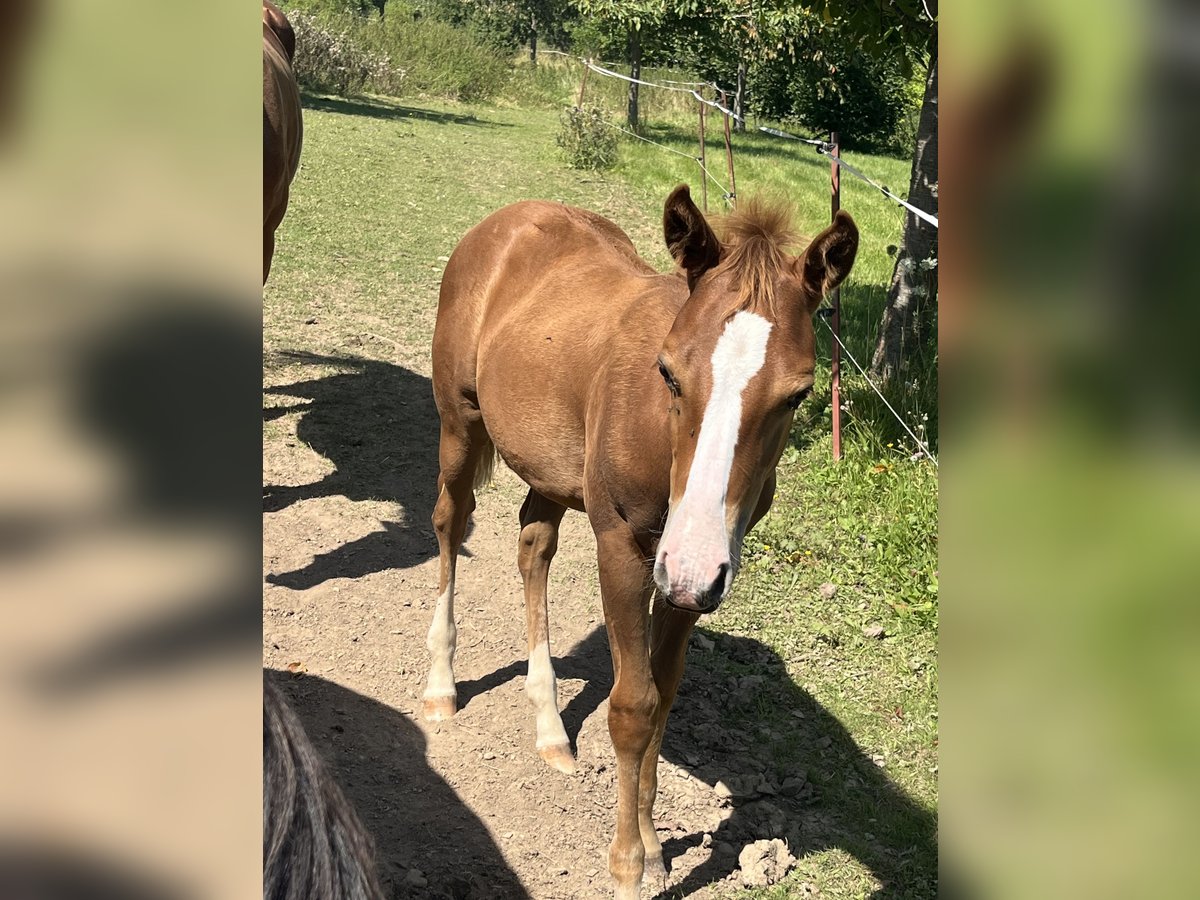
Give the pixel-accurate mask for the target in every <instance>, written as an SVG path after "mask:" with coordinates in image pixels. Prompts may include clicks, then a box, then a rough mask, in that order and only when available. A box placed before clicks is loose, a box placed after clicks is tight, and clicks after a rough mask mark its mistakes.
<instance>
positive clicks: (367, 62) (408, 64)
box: [288, 0, 510, 100]
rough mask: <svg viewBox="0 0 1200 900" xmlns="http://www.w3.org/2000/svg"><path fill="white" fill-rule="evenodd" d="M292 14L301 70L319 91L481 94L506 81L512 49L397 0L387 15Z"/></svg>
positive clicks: (499, 87) (458, 96)
mask: <svg viewBox="0 0 1200 900" xmlns="http://www.w3.org/2000/svg"><path fill="white" fill-rule="evenodd" d="M327 2H332V0H327ZM288 18H289V19H290V20H291V22H292V26H293V28H295V29H296V45H297V46H296V52H297V66H296V69H297V75H298V77H299V78H300V80H301V82H302V83H303V84H305V85H306V86H307V87H309V88H312V89H314V90H324V91H329V92H332V93H337V94H342V95H351V94H356V93H361V92H371V93H377V94H387V95H391V96H396V97H402V96H411V95H414V94H430V95H433V96H438V97H444V98H447V99H452V100H483V99H488V98H491V97H494V96H496V95H497V94H498V93H499V92H500V91H501V90H502V89H503V88H504V86H505V83H506V82H507V80H508V76H509V71H510V64H509V61H508V59H507V56H506V54H503V53H500V52H498V51H496V50H495V49H490V48H488V47H486V46H484V45H483V44H482V43H480V42H479V41H478V40H476V39H475V38H473V37H472V36H471V35H470V34H469V33H468V32H466V31H464V30H461V29H457V28H454V27H453V26H451V25H449V24H447V23H445V22H441V21H437V20H435V19H429V18H422V17H417V18H414V14H413V12H412V11H411V10H409V9H407V8H406V7H403V6H400V5H399V4H395V3H393V4H391V5H389V7H388V13H387V14H386V15H384V16H382V17H380V16H377V15H374V14H373V13H372V14H368V15H360V14H358V13H357V12H354V11H351V12H348V13H347V12H330V11H328V8H326V11H324V12H321V13H319V14H312V13H308V12H304V11H299V10H289V11H288Z"/></svg>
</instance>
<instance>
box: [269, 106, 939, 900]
mask: <svg viewBox="0 0 1200 900" xmlns="http://www.w3.org/2000/svg"><path fill="white" fill-rule="evenodd" d="M305 116H306V118H305V129H306V131H305V145H304V157H303V161H302V166H301V170H300V173H299V175H298V176H297V181H296V185H295V188H294V199H293V201H292V205H291V208H290V210H289V213H288V216H287V218H286V219H285V221H284V224H283V227H282V229H281V232H280V236H279V250H278V252H277V255H276V259H275V268H274V270H273V272H272V281H271V283H270V285H269V286H268V288H267V290H266V294H265V298H264V344H265V347H266V349H267V350H268V352H271V351H273V350H275V349H279V348H291V349H303V350H306V351H311V352H312V353H315V354H330V355H337V354H346V353H354V352H356V347H355V346H349V347H348V346H345V345H344V343H343V341H342V339H341V338H340V337H339V336H338V332H337V330H336V329H331V328H325V327H322V326H323V323H327V322H336V321H339V320H345V319H346V318H350V317H352V318H353V319H355V320H356V321H357V322H359V323H361V325H362V328H361V333H360V334H359V335H358V336H357V337H356V339H355V340H356V341H357V342H358V349H360V350H361V347H362V346H363V345H367V344H376V345H378V348H380V349H378V350H377V351H376V352H383V353H387V354H388V355H389V356H390V358H392V359H393V360H394V361H395V362H396V363H398V364H401V365H405V366H408V367H411V368H416V369H419V370H422V371H427V369H428V347H429V341H430V337H431V334H432V328H433V322H434V313H435V307H436V298H437V289H438V284H439V281H440V277H441V271H442V268H443V266H444V264H445V261H446V259H447V258H448V256H449V255H450V252H451V251H452V250H453V248H454V246H455V244H456V242H457V241H458V239H459V238H460V237H461V236H462V234H463V233H464V232H465V231H466V230H467V229H468V228H469V227H471V226H472V225H473V224H475V223H476V222H477V221H479V220H480V219H481V218H483V217H484V216H485V215H487V214H488V213H489V212H491V211H493V210H495V209H497V208H498V207H500V206H503V205H504V204H506V203H510V202H513V201H516V200H519V199H525V198H531V197H541V198H548V199H555V200H561V201H564V202H567V203H572V204H577V205H581V206H585V207H588V208H591V209H594V210H596V211H598V212H600V213H602V214H604V215H606V216H608V217H610V218H612V219H613V220H614V221H616V222H617V223H618V224H620V225H621V226H622V227H624V228H625V229H626V230H627V232H628V233H629V234H630V236H631V237H632V239H633V240H634V243H635V244H636V245H637V247H638V248H639V250H640V251H641V252H642V253H643V254H644V255H645V256H646V257H647V258H648V259H650V260H651V261H652V262H654V263H655V264H656V265H659V266H660V267H665V266H666V265H667V256H666V253H665V250H664V249H663V248H662V238H661V233H660V221H661V204H662V201H663V199H664V197H665V195H666V193H667V192H668V190H669V189H670V188H671V187H672V186H674V184H676V183H678V182H680V181H687V182H689V183H691V185H692V188H693V194H694V196H696V197H697V198H698V196H699V181H698V180H697V179H698V172H697V168H696V166H695V164H694V163H691V162H689V161H688V160H686V159H683V158H681V157H678V156H674V155H672V154H668V153H666V152H664V151H662V150H660V149H658V148H656V147H653V146H651V145H649V144H645V143H640V142H634V141H632V140H628V139H623V142H622V146H621V159H620V162H619V164H618V167H617V168H616V169H615V170H614V171H612V172H610V173H606V174H594V173H580V172H575V171H571V170H569V169H567V168H566V167H565V166H564V165H563V164H562V163H561V162H560V161H559V160H558V158H557V155H556V150H555V144H554V136H555V132H556V130H557V128H558V115H557V113H556V112H554V111H550V110H544V111H543V110H534V109H522V108H515V107H507V106H500V107H493V106H486V107H484V106H480V107H473V106H460V105H453V106H449V105H438V104H432V103H426V102H418V101H409V100H406V101H404V102H403V103H399V102H394V101H388V100H384V99H357V100H347V99H341V98H334V97H308V98H306V111H305ZM714 124H716V123H714ZM645 134H646V136H647V137H650V138H652V139H653V140H655V141H659V142H661V143H664V144H667V145H669V146H672V147H675V148H677V149H679V150H681V151H683V152H687V153H689V154H692V153H693V152H694V143H695V133H694V130H693V131H689V130H688V129H687V127H686V126H685V125H683V124H671V125H654V124H650V125H649V126H647V128H646V130H645ZM735 145H736V163H737V179H738V193H739V195H740V196H742V197H745V196H749V195H750V194H752V193H755V192H759V191H766V192H771V193H775V194H780V195H783V196H785V197H787V198H789V199H790V200H792V201H793V202H794V204H795V206H796V209H797V224H798V225H799V226H800V228H801V230H802V231H803V232H805V233H807V234H813V233H815V232H816V231H817V230H819V229H820V227H821V226H822V224H823V223H824V222H826V221H827V220H828V213H829V200H828V187H827V185H828V173H829V170H828V165H827V163H826V161H825V160H823V159H821V158H820V157H818V156H817V155H816V154H815V153H813V152H812V150H811V149H810V148H805V147H802V146H800V145H796V144H789V143H787V142H783V141H780V140H778V139H775V138H770V137H768V136H766V135H757V134H748V135H739V136H736V137H735ZM709 155H710V160H711V162H712V165H711V166H710V168H712V169H713V172H714V174H715V175H717V177H718V178H720V179H721V180H722V181H724V180H725V175H724V160H723V151H722V149H721V145H720V144H719V143H714V144H713V145H711V146H710V150H709ZM853 159H854V161H855V162H856V163H860V164H861V166H862V167H863V168H864V169H865V170H867V171H868V172H870V173H872V174H874V175H876V176H878V177H879V178H880V179H881V180H882V181H884V183H887V184H888V185H889V186H891V187H893V188H894V187H895V186H897V185H904V184H906V182H907V169H908V167H907V164H906V163H904V162H902V161H897V160H894V159H888V158H885V157H866V156H863V157H859V156H855V157H853ZM842 183H843V206H844V207H845V208H847V209H848V210H850V211H851V212H852V214H853V215H854V216H855V218H856V220H857V221H858V223H859V227H860V229H861V231H862V235H863V241H862V247H861V250H860V253H859V257H858V262H857V264H856V267H855V269H854V273H853V274H852V276H851V278H850V280H849V282H848V283H847V286H846V287H845V288H844V290H843V295H842V296H843V305H844V317H843V322H844V335H845V340H846V342H847V344H848V345H849V347H850V349H851V350H852V351H853V353H854V354H855V355H856V356H857V357H858V358H859V359H860V360H865V359H866V358H869V354H870V350H871V346H872V344H873V337H874V329H875V326H876V324H877V322H878V319H879V312H880V309H881V308H882V303H883V297H884V291H885V289H886V284H887V280H888V278H889V277H890V274H891V267H892V259H891V257H890V256H889V254H888V252H887V247H888V245H890V244H895V243H897V242H898V240H899V234H900V226H901V215H900V211H899V210H898V209H897V208H896V207H894V206H892V205H891V204H889V203H888V202H887V201H886V200H885V199H883V198H882V197H880V196H879V195H878V194H877V193H875V192H874V191H871V190H869V189H867V188H866V187H865V186H863V185H860V184H859V183H857V182H855V181H853V180H852V179H849V178H845V179H843V182H842ZM710 187H711V185H710ZM722 206H723V201H722V200H721V198H720V196H719V195H717V193H716V189H715V188H713V190H711V191H710V195H709V207H710V210H713V211H717V210H719V209H721V207H722ZM818 336H819V338H820V341H821V343H820V349H819V351H818V380H817V389H816V391H814V395H813V397H812V398H811V399H810V400H809V401H807V402H806V403H805V405H804V406H802V407H801V410H800V413H799V415H798V416H797V424H796V427H795V429H794V433H793V435H792V441H791V444H790V446H789V448H788V449H787V451H786V452H785V455H784V459H783V462H782V464H781V468H780V482H779V494H778V497H777V500H776V503H775V507H774V509H773V510H772V512H771V513H770V515H769V516H768V517H767V518H766V519H765V520H764V521H763V522H762V523H761V524H760V525H759V526H758V528H757V529H756V530H755V532H754V533H752V534H751V535H750V536H749V537H748V539H747V544H746V554H745V567H744V570H743V573H742V574H741V576H740V577H739V580H738V582H737V585H736V587H735V596H733V597H732V598H730V600H729V601H728V602H727V603H726V604H725V605H724V606H723V607H722V609H721V611H720V612H719V613H718V614H717V615H715V616H713V617H711V618H710V619H708V620H707V621H706V622H705V623H704V625H705V628H706V629H707V633H708V634H709V635H711V636H712V637H713V639H714V640H715V641H718V642H719V640H720V636H721V634H729V635H737V636H742V637H748V638H753V639H755V640H757V641H759V642H761V643H762V644H763V645H765V646H766V647H767V648H769V649H770V650H771V651H773V654H774V655H775V656H777V657H778V659H779V660H780V661H782V664H783V666H784V668H785V670H786V675H787V676H788V677H787V678H780V679H778V684H775V681H776V680H775V679H768V680H767V684H766V685H764V688H763V690H762V691H761V693H760V694H759V695H758V699H757V701H756V702H753V703H750V704H748V705H746V706H742V707H739V708H737V709H734V710H731V712H730V716H729V722H728V725H729V726H730V727H733V728H741V729H743V730H745V731H746V733H755V731H756V729H757V730H760V731H761V732H762V733H763V734H764V735H768V737H766V738H764V739H766V740H769V739H770V738H769V735H770V734H771V733H772V728H773V726H774V725H775V724H776V723H777V722H779V721H782V720H784V719H787V717H789V716H799V717H803V715H804V714H805V713H804V712H803V705H802V704H803V702H807V701H805V700H804V698H810V701H811V703H812V704H815V705H814V706H813V710H812V711H810V712H809V715H820V716H824V717H832V720H835V722H834V724H835V725H837V724H838V723H840V728H842V729H844V731H845V747H843V748H841V751H839V748H838V746H837V741H836V740H835V741H834V746H833V747H832V748H829V750H828V752H829V753H831V754H834V755H833V756H831V757H830V759H851V760H854V761H855V762H854V764H853V765H851V766H848V768H847V770H846V771H840V769H839V768H838V767H837V766H834V765H818V764H813V763H812V760H813V759H814V758H815V757H814V755H813V754H814V751H813V750H812V748H806V747H797V746H794V745H793V746H789V745H787V744H786V743H781V744H780V745H779V746H776V747H774V748H773V752H774V753H775V754H776V755H777V757H778V759H779V760H780V762H781V764H783V765H785V766H788V767H793V766H794V767H796V768H797V769H803V768H804V767H805V766H806V765H807V770H806V771H805V774H806V776H807V779H808V781H809V783H810V784H812V786H813V788H814V791H815V793H814V798H813V799H812V803H813V809H812V816H813V820H814V821H815V822H818V823H823V824H820V825H819V826H818V831H819V832H820V834H821V835H822V837H821V838H820V839H818V840H814V841H813V843H812V846H811V847H809V848H808V852H805V853H804V854H802V855H801V859H800V861H799V863H798V865H797V868H796V869H795V870H794V872H793V873H792V874H791V875H790V876H789V877H788V879H787V880H786V881H785V882H784V883H783V884H782V885H778V886H776V887H775V888H772V889H770V890H769V891H767V892H759V893H754V892H741V893H738V894H737V896H746V897H785V896H801V895H808V894H810V893H812V892H814V891H815V892H818V893H819V894H820V895H822V896H827V897H860V896H868V895H871V894H872V893H873V892H877V891H879V884H878V881H877V876H878V875H879V873H881V872H882V873H886V874H887V876H888V877H887V878H886V879H884V880H885V881H886V882H887V886H886V887H885V888H884V889H883V891H882V892H881V893H878V896H888V897H914V898H915V897H932V896H934V895H936V893H937V889H936V860H937V849H936V843H935V841H936V812H935V810H936V804H937V735H938V722H937V672H938V667H937V657H936V645H937V621H938V615H937V608H938V607H937V571H936V570H937V473H936V470H935V469H934V468H933V466H932V465H931V464H930V463H928V462H927V461H919V460H914V459H913V458H912V457H913V448H912V446H911V445H910V443H911V442H909V443H906V442H905V441H903V440H901V439H900V437H899V426H897V425H896V424H895V423H894V422H891V421H889V420H888V419H887V418H885V415H886V414H881V412H880V408H879V407H878V405H877V404H875V403H873V402H872V401H871V399H870V398H871V395H870V394H869V392H868V391H867V389H866V387H865V385H864V384H863V383H862V382H861V381H860V380H859V379H858V378H857V377H855V376H849V375H848V376H847V398H848V401H849V404H850V409H849V422H848V427H847V436H846V459H845V460H844V461H843V462H841V463H840V464H835V463H833V462H832V461H831V459H830V435H829V421H830V410H829V400H828V385H829V372H828V358H829V356H828V336H827V334H826V332H825V330H824V329H823V328H818ZM823 361H824V362H823ZM935 398H936V382H933V381H932V379H930V383H928V384H924V383H923V384H919V385H917V386H916V388H915V389H911V390H909V391H907V392H906V393H905V395H904V403H903V407H904V408H903V410H902V411H903V412H904V414H905V415H906V416H907V417H908V419H909V421H910V423H912V424H914V425H918V424H920V423H922V418H921V417H922V416H928V427H929V428H930V429H933V428H935V427H936V405H935V404H936V399H935ZM273 427H275V423H272V422H268V423H266V424H265V425H264V428H265V429H266V430H267V435H268V437H269V436H270V435H271V431H270V429H272V428H273ZM691 664H692V665H699V666H710V667H731V668H732V669H733V670H735V671H737V672H738V673H744V674H745V675H746V676H747V677H752V676H755V675H756V674H762V673H763V671H764V670H763V669H762V667H761V665H759V663H757V662H756V661H755V660H753V659H745V660H739V659H729V658H724V657H721V656H720V655H712V654H710V655H708V656H704V657H701V658H699V659H697V660H695V661H694V662H693V663H691ZM773 685H774V686H773ZM789 691H790V692H791V693H790V695H789ZM773 700H778V701H779V702H773ZM797 704H800V705H797ZM777 730H778V731H782V730H783V729H777ZM839 752H841V753H842V755H841V756H838V755H837V754H838V753H839ZM819 753H821V754H824V753H826V750H825V749H821V750H820V751H819ZM806 760H807V761H808V762H807V763H806ZM843 832H844V833H843ZM831 835H832V836H837V839H836V840H834V837H831ZM834 843H836V844H837V846H836V847H832V846H826V845H832V844H834ZM864 860H866V861H869V863H870V864H869V865H865V864H864ZM873 872H874V875H873V874H872V873H873Z"/></svg>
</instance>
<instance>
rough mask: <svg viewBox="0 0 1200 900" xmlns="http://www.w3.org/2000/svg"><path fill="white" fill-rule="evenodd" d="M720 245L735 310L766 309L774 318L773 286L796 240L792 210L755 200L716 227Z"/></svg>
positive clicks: (787, 207)
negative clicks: (734, 295) (734, 293)
mask: <svg viewBox="0 0 1200 900" xmlns="http://www.w3.org/2000/svg"><path fill="white" fill-rule="evenodd" d="M714 224H716V226H717V230H718V233H719V234H720V236H721V243H722V245H723V248H722V253H721V268H723V269H726V270H728V271H730V272H732V273H733V276H734V278H735V279H736V280H737V285H738V298H737V306H736V307H735V308H734V309H733V310H731V313H732V312H736V311H738V310H744V309H745V310H749V309H755V308H758V309H762V307H764V306H765V307H766V309H767V310H768V311H769V312H770V314H771V317H772V318H774V317H775V283H776V281H777V280H778V277H779V275H780V273H781V272H783V270H784V269H785V268H786V267H787V266H788V265H789V263H790V260H789V259H788V254H787V251H788V249H789V248H792V247H793V246H794V245H795V244H796V242H797V240H798V238H797V235H796V233H795V231H794V230H793V228H792V212H791V208H790V207H789V206H788V205H787V204H786V203H783V202H782V201H778V200H765V199H763V198H760V197H754V198H751V199H748V200H746V201H744V202H742V203H741V204H740V205H739V206H738V208H737V209H736V210H735V211H733V212H731V213H729V214H728V215H727V216H724V217H722V218H721V219H719V220H718V221H717V222H716V223H714Z"/></svg>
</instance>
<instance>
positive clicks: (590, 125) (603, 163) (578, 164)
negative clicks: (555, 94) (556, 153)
mask: <svg viewBox="0 0 1200 900" xmlns="http://www.w3.org/2000/svg"><path fill="white" fill-rule="evenodd" d="M559 121H560V126H559V129H558V137H557V138H555V141H556V143H557V144H558V147H559V149H560V150H561V151H562V154H563V158H564V159H566V161H567V165H569V166H570V167H571V168H572V169H594V170H603V169H611V168H612V167H613V165H615V164H616V161H617V133H616V132H615V131H614V130H613V129H612V127H611V126H610V125H609V124H608V123H607V122H606V121H605V119H604V113H602V112H601V111H600V110H598V109H596V108H595V107H592V108H590V109H579V108H578V107H575V106H572V107H569V108H568V109H565V110H563V113H562V117H561V119H560V120H559Z"/></svg>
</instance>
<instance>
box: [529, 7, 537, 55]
mask: <svg viewBox="0 0 1200 900" xmlns="http://www.w3.org/2000/svg"><path fill="white" fill-rule="evenodd" d="M529 62H530V65H534V66H536V65H537V16H535V15H534V14H533V13H530V14H529Z"/></svg>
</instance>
